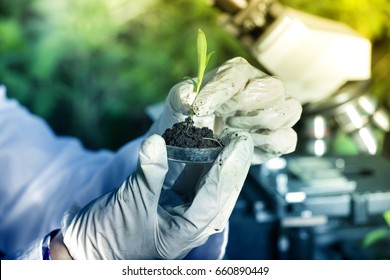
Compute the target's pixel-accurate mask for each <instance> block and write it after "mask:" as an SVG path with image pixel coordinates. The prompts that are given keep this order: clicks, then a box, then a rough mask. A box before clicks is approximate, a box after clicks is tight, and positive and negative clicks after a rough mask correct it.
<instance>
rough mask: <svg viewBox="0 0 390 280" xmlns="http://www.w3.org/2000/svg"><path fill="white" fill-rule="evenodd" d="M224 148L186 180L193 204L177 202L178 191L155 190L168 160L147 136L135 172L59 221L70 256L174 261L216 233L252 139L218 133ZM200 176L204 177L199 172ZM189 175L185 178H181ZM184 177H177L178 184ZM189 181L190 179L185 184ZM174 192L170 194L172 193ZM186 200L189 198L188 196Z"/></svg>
mask: <svg viewBox="0 0 390 280" xmlns="http://www.w3.org/2000/svg"><path fill="white" fill-rule="evenodd" d="M223 139H224V141H225V143H226V146H225V148H224V149H223V151H222V152H221V154H220V155H219V157H218V159H217V160H216V161H215V163H214V164H212V165H211V166H209V168H210V169H209V170H208V171H207V172H206V173H203V175H201V176H200V177H199V178H196V176H194V174H193V176H192V177H191V178H192V180H191V181H189V180H187V183H188V184H189V185H191V184H192V186H188V187H189V188H193V190H194V197H191V200H192V203H185V202H183V203H178V201H179V202H180V201H181V200H180V199H179V200H177V199H176V198H177V197H180V195H181V194H180V192H179V193H175V192H174V191H173V189H169V190H167V192H166V193H165V191H163V192H164V193H165V195H164V199H163V200H164V203H160V202H159V200H160V194H161V192H162V185H163V181H164V178H165V176H166V173H167V171H168V161H167V154H166V148H165V142H164V140H163V138H162V137H161V136H158V135H152V136H150V137H148V138H146V140H145V141H144V142H143V144H142V147H141V150H140V154H139V163H138V170H137V172H136V173H134V174H133V175H131V176H130V177H129V178H128V179H127V180H126V181H125V182H124V183H123V184H122V185H121V186H120V187H119V188H117V189H116V190H114V191H112V192H109V193H107V194H106V195H104V196H102V197H100V198H98V199H96V200H94V201H92V202H91V203H90V204H88V205H87V206H85V207H84V208H83V209H81V210H80V211H77V212H75V211H68V212H67V213H66V214H65V215H64V217H63V220H62V232H63V235H64V243H65V245H66V246H67V248H68V250H69V252H70V254H71V256H72V257H73V258H74V259H179V258H183V257H184V256H185V255H186V254H187V253H188V252H189V251H190V250H191V249H192V248H194V247H197V246H199V245H201V244H203V243H204V242H206V240H207V238H208V237H209V236H210V235H212V234H215V233H218V232H221V231H222V230H223V229H224V227H225V225H226V223H227V220H228V218H229V216H230V214H231V212H232V210H233V207H234V205H235V202H236V199H237V197H238V195H239V192H240V190H241V188H242V186H243V183H244V180H245V177H246V175H247V173H248V169H249V166H250V159H251V157H252V153H253V143H252V140H251V137H250V136H249V135H248V134H247V133H243V132H239V133H233V134H232V133H229V134H225V135H224V136H223ZM204 174H205V175H204ZM186 178H188V177H186ZM185 181H186V180H184V181H181V180H180V177H179V178H178V184H179V185H182V184H183V183H184V182H185ZM190 182H191V183H190ZM174 193H175V194H174ZM187 198H188V196H187Z"/></svg>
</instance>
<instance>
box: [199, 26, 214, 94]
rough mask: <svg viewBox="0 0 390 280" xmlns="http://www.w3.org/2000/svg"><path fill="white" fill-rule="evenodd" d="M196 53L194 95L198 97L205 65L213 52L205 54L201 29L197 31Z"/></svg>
mask: <svg viewBox="0 0 390 280" xmlns="http://www.w3.org/2000/svg"><path fill="white" fill-rule="evenodd" d="M197 51H198V83H197V85H196V94H197V95H198V93H199V91H200V87H201V86H202V82H203V77H204V73H205V71H206V67H207V64H208V63H209V60H210V58H211V55H212V54H213V53H214V52H211V53H209V54H207V40H206V35H205V34H204V32H203V31H202V30H201V29H198V37H197Z"/></svg>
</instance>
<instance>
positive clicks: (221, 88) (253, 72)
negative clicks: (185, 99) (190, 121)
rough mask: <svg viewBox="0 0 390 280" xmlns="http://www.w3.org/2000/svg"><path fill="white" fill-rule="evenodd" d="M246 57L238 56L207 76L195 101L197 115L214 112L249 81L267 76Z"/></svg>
mask: <svg viewBox="0 0 390 280" xmlns="http://www.w3.org/2000/svg"><path fill="white" fill-rule="evenodd" d="M265 76H266V74H264V73H263V72H261V71H260V70H258V69H256V68H254V67H253V66H252V65H250V64H249V63H248V62H247V61H246V60H245V59H243V58H241V57H236V58H233V59H231V60H228V61H227V62H226V63H224V64H223V65H222V66H221V67H219V68H217V69H215V70H213V71H211V72H210V73H208V74H207V75H206V76H205V85H204V87H203V88H202V89H201V90H200V92H199V94H198V96H197V97H196V99H195V101H194V112H195V114H196V115H197V116H207V115H211V114H214V112H215V111H217V109H218V108H219V107H220V106H221V105H222V104H224V103H225V102H227V101H228V100H230V99H231V98H232V97H233V96H234V95H236V94H237V93H238V92H240V91H241V90H242V89H243V88H244V87H245V86H246V85H247V84H248V82H249V81H251V80H254V79H255V78H262V77H265Z"/></svg>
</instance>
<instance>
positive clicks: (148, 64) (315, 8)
mask: <svg viewBox="0 0 390 280" xmlns="http://www.w3.org/2000/svg"><path fill="white" fill-rule="evenodd" d="M207 2H208V1H207V0H201V1H199V0H143V1H135V0H133V1H132V0H30V1H23V0H13V1H6V0H0V82H1V83H3V84H5V85H6V86H7V89H8V95H9V96H10V97H13V98H16V99H18V100H20V102H21V103H22V104H24V105H25V106H27V107H28V108H29V109H30V110H31V111H32V112H34V113H36V114H38V115H40V116H42V117H43V118H45V119H46V120H47V121H48V122H49V123H50V125H51V126H52V127H53V129H54V130H55V132H56V133H58V134H60V135H74V136H77V137H79V138H80V139H81V140H82V141H83V142H84V144H85V145H86V146H87V147H89V148H93V149H95V148H102V147H104V148H110V149H116V148H118V147H119V146H121V145H123V144H124V143H125V142H126V141H128V140H130V139H132V138H134V137H137V136H139V135H141V134H142V133H143V132H144V131H145V130H146V129H147V128H148V126H149V124H150V123H149V120H148V118H147V117H146V115H145V112H144V109H145V107H146V106H148V105H150V104H153V103H156V102H160V101H162V100H164V98H165V97H166V95H167V94H168V92H169V89H170V88H171V87H172V86H173V85H174V84H176V83H177V82H178V81H180V80H181V79H182V78H183V77H185V76H195V75H196V68H197V61H196V35H197V30H198V28H201V29H202V30H203V31H204V32H205V33H206V36H207V40H208V45H209V50H210V51H216V52H215V54H214V55H213V58H212V59H211V61H210V65H209V68H208V69H212V68H213V67H215V66H217V65H219V64H221V63H223V62H224V61H225V60H227V59H229V58H232V57H234V56H238V55H241V56H244V57H246V58H247V59H248V60H250V62H251V63H253V64H256V63H255V61H253V60H252V59H251V58H250V55H249V54H248V53H247V52H246V51H245V50H244V49H243V48H242V47H241V45H240V44H239V43H238V42H237V41H235V40H234V39H233V38H232V37H231V36H230V35H229V34H227V33H226V32H225V31H224V29H223V27H221V26H219V25H218V23H217V20H216V19H217V17H218V12H217V11H216V10H215V9H213V8H211V7H210V6H209V5H208V4H207ZM281 2H282V3H285V4H286V5H289V6H292V7H295V8H299V9H301V10H303V11H308V12H312V13H314V14H318V15H321V16H326V17H330V18H335V19H337V20H341V21H345V22H346V23H347V24H349V25H351V26H352V27H353V28H355V29H357V30H358V32H360V33H362V34H363V35H365V36H367V37H369V38H370V39H371V40H372V41H373V42H375V47H378V48H377V49H378V51H377V52H375V53H377V54H378V57H380V58H385V59H377V61H380V63H379V62H378V63H377V64H376V68H375V69H376V70H377V72H378V73H379V74H378V77H380V78H382V79H378V82H377V84H378V86H377V88H378V95H379V96H384V93H386V92H388V88H389V87H388V81H387V80H388V78H387V77H386V82H383V81H384V79H383V78H384V77H385V74H384V73H386V75H387V73H388V67H389V65H390V58H389V57H390V56H389V55H388V50H387V49H386V48H384V47H383V46H387V45H386V44H388V42H389V36H390V34H389V30H390V29H389V24H390V23H389V21H387V19H388V18H389V5H388V4H387V0H370V1H369V0H361V1H354V0H341V1H331V0H323V1H314V2H312V1H309V0H284V1H281ZM380 46H382V48H379V47H380ZM386 57H387V60H386Z"/></svg>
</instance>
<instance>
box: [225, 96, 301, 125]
mask: <svg viewBox="0 0 390 280" xmlns="http://www.w3.org/2000/svg"><path fill="white" fill-rule="evenodd" d="M301 114H302V106H301V104H300V103H299V102H298V101H297V100H296V99H293V98H286V100H285V101H283V102H282V103H278V104H276V105H275V106H273V107H271V108H267V109H264V110H259V111H256V112H252V113H251V114H249V115H243V116H234V117H231V118H228V119H227V120H226V122H227V124H228V125H229V126H231V127H236V128H241V129H248V130H252V131H253V130H258V129H269V130H277V129H279V128H288V127H292V126H293V125H294V124H296V122H297V121H298V120H299V118H300V117H301Z"/></svg>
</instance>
